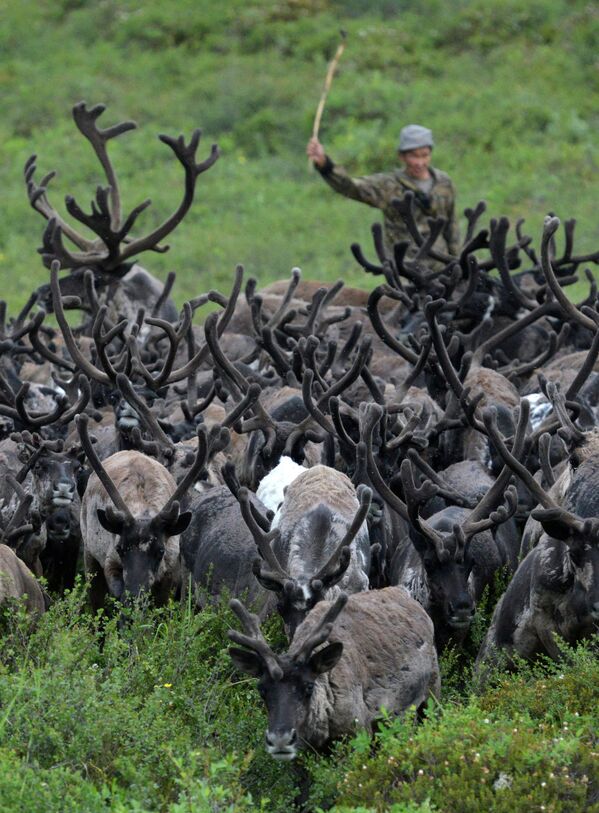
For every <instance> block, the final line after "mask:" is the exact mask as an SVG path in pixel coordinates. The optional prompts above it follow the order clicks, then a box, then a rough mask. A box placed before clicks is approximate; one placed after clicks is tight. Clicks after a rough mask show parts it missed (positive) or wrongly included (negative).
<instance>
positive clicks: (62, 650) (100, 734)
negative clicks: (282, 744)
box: [0, 586, 599, 813]
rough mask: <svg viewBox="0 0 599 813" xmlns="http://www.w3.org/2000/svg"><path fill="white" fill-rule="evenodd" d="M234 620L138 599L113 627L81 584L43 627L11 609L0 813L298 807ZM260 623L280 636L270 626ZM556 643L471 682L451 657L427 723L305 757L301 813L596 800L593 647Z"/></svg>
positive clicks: (503, 807)
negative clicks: (512, 671)
mask: <svg viewBox="0 0 599 813" xmlns="http://www.w3.org/2000/svg"><path fill="white" fill-rule="evenodd" d="M233 625H235V621H234V619H233V616H232V614H231V613H230V612H229V610H228V609H227V607H226V602H225V601H224V600H223V602H222V603H221V605H220V606H219V607H217V608H215V609H214V610H204V611H203V612H201V613H198V614H194V613H192V612H191V611H190V609H189V608H188V607H185V606H179V605H172V606H170V607H167V608H165V609H160V610H152V609H148V608H146V609H143V608H138V609H137V610H135V611H131V612H130V614H129V621H128V623H127V624H126V625H125V626H124V628H121V629H120V630H119V629H118V626H117V623H116V619H115V618H109V617H106V616H100V617H98V618H94V617H91V616H90V615H89V613H88V611H87V608H86V598H85V589H84V587H82V586H78V587H77V588H76V589H75V590H74V591H73V592H72V593H71V594H69V595H67V597H66V598H65V599H63V600H60V601H57V602H56V603H55V604H54V605H53V607H52V608H51V609H50V611H49V612H48V613H47V614H46V615H44V616H43V617H42V618H41V619H40V621H39V622H38V623H37V625H32V624H31V621H30V620H29V619H28V618H27V617H26V615H25V613H23V612H19V611H16V610H14V611H8V612H7V611H5V612H4V613H3V616H2V620H1V634H2V647H1V648H0V813H9V812H10V813H54V812H55V811H56V813H59V812H60V813H64V811H73V813H79V811H82V810H85V811H86V813H88V812H89V813H96V811H98V812H99V811H105V810H107V809H110V810H112V811H118V813H154V812H155V811H160V813H207V811H219V813H220V812H223V813H224V811H230V813H247V812H249V811H259V810H264V811H269V813H279V811H288V810H289V809H291V807H292V801H293V798H294V796H295V794H296V781H297V775H296V773H294V771H293V770H292V769H291V766H289V764H287V763H283V764H280V763H276V762H275V761H274V760H272V759H271V758H270V757H268V756H267V755H266V752H265V749H264V745H263V735H264V728H265V725H266V717H265V712H264V710H263V707H262V701H261V700H260V698H259V696H258V693H257V691H256V690H255V688H254V685H253V684H254V681H253V680H251V679H248V678H245V677H240V676H238V675H236V674H235V673H234V672H233V670H232V666H231V663H230V660H229V657H228V654H227V646H228V639H227V635H226V631H227V629H228V628H229V627H230V626H233ZM266 634H267V635H268V636H269V638H270V640H271V642H272V643H273V645H275V646H276V645H279V646H280V645H281V644H282V635H281V630H280V626H279V625H277V624H274V623H269V624H268V625H267V628H266ZM597 643H598V642H597V641H595V644H594V645H595V647H596V644H597ZM563 651H564V659H563V661H562V662H561V663H560V664H553V663H547V664H539V665H538V666H536V667H534V668H523V669H522V671H521V672H520V673H519V674H517V675H514V676H506V675H501V674H498V675H497V676H496V678H495V680H494V682H493V683H492V684H491V685H490V686H489V688H487V689H486V690H485V691H484V692H483V693H481V694H475V693H474V692H473V690H472V689H471V688H470V685H471V684H470V683H469V682H468V680H467V679H466V680H464V678H467V675H468V672H469V669H470V668H471V660H469V661H468V662H467V663H465V664H464V663H462V664H461V665H457V664H456V662H455V660H454V659H453V658H452V657H451V656H449V657H447V658H445V659H444V664H443V672H444V677H445V679H446V682H447V687H448V688H447V691H446V692H444V694H443V696H442V698H441V702H440V703H430V704H429V709H428V713H427V717H426V719H425V720H424V722H423V723H421V724H418V725H416V724H414V723H413V722H411V721H401V720H386V721H385V720H384V721H383V722H382V723H381V726H380V728H379V731H378V733H377V735H376V737H375V739H374V741H371V739H370V737H369V736H368V735H366V734H365V733H358V734H357V735H356V736H355V737H354V738H353V739H352V740H350V741H346V742H340V743H338V744H337V745H336V746H335V747H334V749H333V752H332V754H330V755H329V756H326V757H322V756H316V755H313V754H312V755H310V754H307V755H305V756H304V757H303V758H302V760H301V764H302V765H303V770H304V772H305V773H306V775H307V776H308V777H309V783H310V810H314V811H316V810H319V809H321V808H322V809H331V808H332V809H334V810H336V811H339V812H340V811H355V813H358V811H377V812H378V811H388V810H394V811H396V813H425V812H426V811H443V813H453V812H454V811H455V813H479V811H482V810H485V811H489V813H495V812H496V813H499V811H501V812H502V813H503V812H504V811H505V813H508V811H513V810H518V811H532V810H535V811H536V810H541V809H542V808H541V805H545V809H546V810H553V811H560V813H561V811H563V813H566V812H567V813H571V811H578V810H580V811H582V810H585V811H597V810H599V805H598V803H597V800H598V799H599V749H598V745H597V731H598V730H599V713H598V711H597V709H598V708H599V705H598V703H597V701H598V699H599V697H598V696H599V660H598V659H597V657H596V651H595V650H594V649H593V642H589V643H588V644H587V645H586V646H581V647H579V648H578V649H577V650H572V649H569V648H568V647H564V650H563ZM452 672H453V675H452V674H451V673H452ZM460 676H461V683H462V687H461V689H460V690H459V691H457V690H456V689H455V686H456V685H457V684H458V683H459V682H460V681H459V678H460ZM502 775H503V776H504V779H505V777H507V780H506V781H507V782H508V783H509V787H504V788H502V789H501V791H499V790H497V788H495V789H494V787H493V785H494V784H495V783H496V782H497V780H498V779H500V777H501V776H502ZM500 784H501V783H500Z"/></svg>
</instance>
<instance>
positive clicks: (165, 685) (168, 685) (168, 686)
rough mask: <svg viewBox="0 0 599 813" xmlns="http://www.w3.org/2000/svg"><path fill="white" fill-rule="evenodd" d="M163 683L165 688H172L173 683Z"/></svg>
mask: <svg viewBox="0 0 599 813" xmlns="http://www.w3.org/2000/svg"><path fill="white" fill-rule="evenodd" d="M163 685H164V688H165V689H170V688H171V686H172V685H173V684H172V683H164V684H163Z"/></svg>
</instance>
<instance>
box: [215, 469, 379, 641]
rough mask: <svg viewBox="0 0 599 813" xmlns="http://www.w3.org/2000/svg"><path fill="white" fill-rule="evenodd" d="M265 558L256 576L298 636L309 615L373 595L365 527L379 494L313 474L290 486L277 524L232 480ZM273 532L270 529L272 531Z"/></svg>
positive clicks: (341, 478)
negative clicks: (322, 605)
mask: <svg viewBox="0 0 599 813" xmlns="http://www.w3.org/2000/svg"><path fill="white" fill-rule="evenodd" d="M227 484H228V485H229V487H230V488H231V489H232V491H233V492H234V493H235V494H236V496H237V498H238V499H239V502H240V506H241V513H242V515H243V518H244V520H245V522H246V524H247V526H248V528H249V529H250V532H251V534H252V536H253V538H254V541H255V543H256V547H257V548H258V551H259V552H260V556H261V557H262V561H260V560H259V559H257V560H256V561H255V563H254V575H255V576H256V578H257V579H258V581H259V582H260V584H261V585H262V586H263V587H264V588H266V589H267V590H272V591H274V592H275V593H276V596H277V610H278V612H279V614H280V615H281V617H282V618H283V620H284V622H285V625H286V628H287V630H288V631H289V634H290V637H293V634H294V632H295V630H296V628H297V626H298V624H300V623H301V621H303V619H304V618H305V617H306V614H307V613H308V612H309V610H310V609H311V608H312V607H314V605H315V604H316V603H317V602H319V601H322V600H323V598H334V596H335V595H336V594H337V593H338V592H339V590H343V589H344V590H347V591H351V592H352V593H354V592H359V591H361V590H368V573H369V569H370V540H369V538H368V528H367V525H366V522H365V519H366V515H367V513H368V510H369V508H370V501H371V496H372V492H371V490H370V489H369V488H368V487H367V486H360V487H359V488H358V490H357V491H356V490H355V489H354V487H353V485H352V483H351V480H350V479H349V478H348V477H346V475H344V474H341V473H340V472H338V471H335V469H331V468H329V467H328V466H320V465H319V466H314V467H312V468H311V469H305V470H304V472H303V473H302V474H300V475H299V476H298V477H296V478H295V479H294V480H293V481H292V482H291V483H290V485H289V486H287V489H286V493H285V496H284V499H283V503H282V505H281V506H280V508H279V510H278V512H277V514H276V517H275V519H276V524H275V522H273V523H272V524H271V523H270V522H269V520H268V517H265V516H263V515H261V514H260V512H259V511H257V510H256V509H255V507H252V506H251V503H250V495H249V492H248V490H247V489H246V488H239V484H238V483H236V482H235V481H234V479H233V478H232V477H231V476H229V477H228V478H227ZM267 529H268V530H267Z"/></svg>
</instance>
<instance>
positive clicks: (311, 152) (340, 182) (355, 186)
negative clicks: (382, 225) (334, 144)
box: [306, 138, 387, 209]
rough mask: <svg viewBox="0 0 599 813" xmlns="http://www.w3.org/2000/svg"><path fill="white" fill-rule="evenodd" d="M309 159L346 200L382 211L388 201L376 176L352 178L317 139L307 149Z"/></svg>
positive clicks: (311, 140)
mask: <svg viewBox="0 0 599 813" xmlns="http://www.w3.org/2000/svg"><path fill="white" fill-rule="evenodd" d="M306 152H307V154H308V157H309V158H310V159H311V160H312V162H313V164H314V166H315V167H316V169H317V170H318V171H319V172H320V174H321V175H322V177H323V178H324V180H325V181H326V182H327V183H328V185H329V186H330V187H332V189H334V190H335V192H339V194H340V195H345V197H346V198H351V199H352V200H357V201H360V203H366V204H368V206H374V208H375V209H382V208H383V206H384V205H385V203H387V199H386V197H385V195H384V194H383V190H382V189H381V187H380V184H378V183H376V182H375V178H376V176H375V175H365V176H364V177H361V178H352V177H351V176H350V175H349V174H348V172H346V170H345V169H344V168H343V167H342V166H339V165H338V164H335V163H334V162H333V161H332V159H331V158H330V157H329V156H328V155H327V154H326V152H325V149H324V147H323V145H322V144H321V143H320V141H319V140H318V139H317V138H311V139H310V141H308V146H307V148H306Z"/></svg>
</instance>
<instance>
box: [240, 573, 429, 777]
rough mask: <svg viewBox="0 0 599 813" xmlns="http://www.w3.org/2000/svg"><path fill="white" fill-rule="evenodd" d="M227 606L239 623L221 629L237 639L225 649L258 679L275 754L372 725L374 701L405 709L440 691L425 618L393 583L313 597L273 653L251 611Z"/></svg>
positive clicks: (320, 745) (289, 756)
mask: <svg viewBox="0 0 599 813" xmlns="http://www.w3.org/2000/svg"><path fill="white" fill-rule="evenodd" d="M344 608H345V610H344ZM231 609H232V610H233V611H234V612H235V614H236V615H237V617H238V618H239V620H240V621H241V623H242V626H243V628H244V632H243V633H240V632H237V630H230V631H229V638H230V639H231V640H232V641H233V642H234V643H236V644H238V645H239V646H237V647H230V649H229V654H230V656H231V659H232V660H233V663H234V664H235V666H236V667H237V668H238V669H239V670H240V671H242V672H245V673H246V674H249V675H252V676H253V677H257V678H258V679H259V681H258V691H259V693H260V695H261V697H262V699H263V700H264V703H265V705H266V708H267V710H268V728H267V731H266V749H267V751H268V753H269V754H270V755H271V756H272V757H273V758H274V759H277V760H282V761H290V760H293V759H295V757H296V756H297V754H298V751H299V750H300V749H301V748H304V747H311V748H315V749H317V750H322V749H324V748H325V746H326V745H328V743H330V742H331V741H332V740H334V739H337V738H338V737H342V736H344V735H348V734H352V733H353V732H354V731H355V730H356V728H365V729H366V730H367V731H372V730H373V727H374V723H375V721H376V719H377V717H378V716H379V714H380V712H381V709H383V708H384V709H385V710H386V711H387V712H389V713H390V714H394V715H398V714H405V713H406V712H408V711H409V709H410V708H413V707H415V708H417V709H418V708H420V707H421V706H422V705H423V703H425V702H426V700H427V699H428V697H429V696H431V695H433V696H437V697H438V696H439V691H440V679H439V668H438V664H437V653H436V651H435V647H434V643H433V627H432V623H431V621H430V619H429V618H428V616H427V614H426V613H425V611H424V610H423V609H422V607H421V606H420V605H419V604H418V603H417V602H415V601H414V600H413V599H411V598H410V597H409V596H408V594H407V593H406V592H405V590H403V588H401V587H387V588H384V589H383V590H373V591H371V592H367V593H356V594H355V595H352V596H350V597H349V598H348V596H347V594H345V593H340V594H339V595H338V596H337V598H336V599H335V601H321V602H320V603H319V604H317V605H316V607H315V608H314V609H313V610H311V612H310V614H309V615H308V616H307V617H306V619H305V620H304V622H303V623H302V624H301V625H300V626H299V627H298V629H297V631H296V633H295V636H294V639H293V642H292V644H291V646H290V648H289V650H288V651H287V652H286V653H284V654H281V655H279V654H276V653H275V652H273V650H272V649H271V648H270V646H269V645H268V643H267V642H266V641H265V639H264V638H263V636H262V633H261V632H260V627H259V623H258V618H257V616H255V615H252V614H251V613H249V612H248V611H247V610H246V608H245V607H244V606H243V605H242V604H241V602H240V601H237V600H233V601H232V602H231ZM342 610H344V612H343V613H342ZM325 642H326V645H325V646H322V645H323V644H325ZM241 647H243V648H241Z"/></svg>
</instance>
